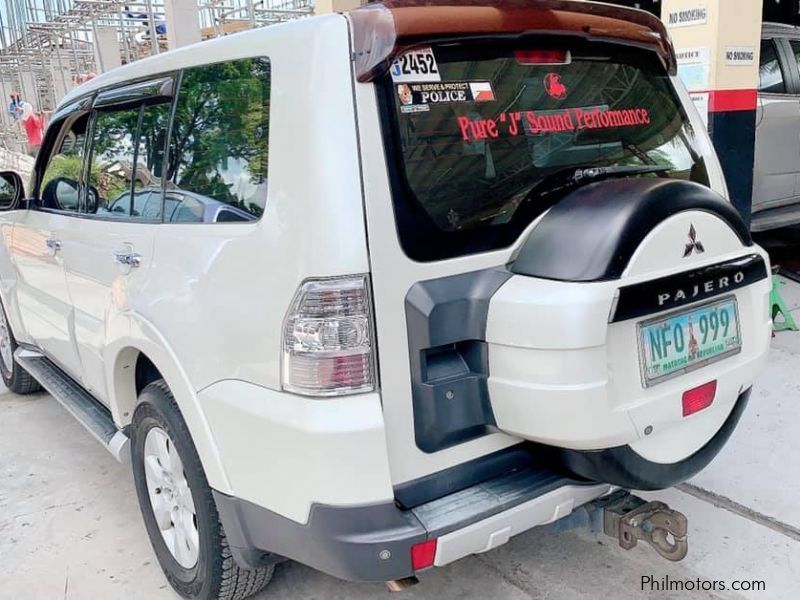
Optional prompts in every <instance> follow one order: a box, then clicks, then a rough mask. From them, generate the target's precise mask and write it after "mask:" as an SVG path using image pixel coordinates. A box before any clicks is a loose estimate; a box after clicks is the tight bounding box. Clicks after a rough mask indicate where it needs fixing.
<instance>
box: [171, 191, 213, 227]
mask: <svg viewBox="0 0 800 600" xmlns="http://www.w3.org/2000/svg"><path fill="white" fill-rule="evenodd" d="M204 210H205V204H204V203H203V202H201V201H200V200H197V199H195V198H189V197H184V198H183V201H182V202H181V203H180V204H179V205H178V207H177V208H176V209H175V211H174V212H173V213H172V216H171V217H170V222H172V223H202V222H203V211H204Z"/></svg>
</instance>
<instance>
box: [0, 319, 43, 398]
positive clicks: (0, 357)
mask: <svg viewBox="0 0 800 600" xmlns="http://www.w3.org/2000/svg"><path fill="white" fill-rule="evenodd" d="M16 350H17V340H16V339H14V334H13V333H12V332H11V326H10V325H9V323H8V318H7V317H6V309H5V307H4V306H3V305H2V304H0V375H2V376H3V383H5V384H6V387H7V388H8V389H9V390H11V391H12V392H14V393H15V394H32V393H33V392H38V391H39V390H41V389H42V386H41V385H39V382H38V381H36V380H35V379H34V378H33V377H32V376H31V374H30V373H28V372H27V371H26V370H25V369H23V368H22V367H21V366H19V365H18V364H17V361H15V360H14V352H16Z"/></svg>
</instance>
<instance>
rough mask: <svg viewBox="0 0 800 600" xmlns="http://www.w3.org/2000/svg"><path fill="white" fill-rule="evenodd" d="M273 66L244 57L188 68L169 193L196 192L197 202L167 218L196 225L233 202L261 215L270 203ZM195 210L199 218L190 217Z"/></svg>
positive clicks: (174, 141) (176, 123)
mask: <svg viewBox="0 0 800 600" xmlns="http://www.w3.org/2000/svg"><path fill="white" fill-rule="evenodd" d="M269 94H270V67H269V62H268V61H267V60H266V59H244V60H237V61H231V62H226V63H219V64H215V65H208V66H204V67H197V68H193V69H187V70H186V71H184V73H183V77H182V80H181V84H180V90H179V92H178V100H177V106H176V110H175V120H174V124H173V128H172V142H171V146H170V156H169V167H168V173H167V176H168V178H169V182H168V184H167V186H168V190H184V191H186V192H190V193H191V194H192V195H191V198H192V199H193V201H194V203H195V204H203V205H204V206H203V209H202V210H200V209H198V208H197V206H192V208H191V209H189V208H188V206H189V205H188V204H187V205H186V206H185V207H184V206H182V207H180V208H178V209H177V212H176V214H174V215H173V216H172V217H171V218H170V216H169V208H168V214H167V215H165V220H170V221H173V222H175V221H180V222H196V220H197V219H196V217H197V215H198V214H199V215H200V221H202V220H203V219H202V215H203V214H207V213H206V212H205V207H206V206H209V205H211V206H209V208H210V209H212V210H209V213H212V214H213V213H216V210H213V206H214V205H219V204H226V205H230V206H234V207H237V208H239V209H241V210H243V211H246V212H247V213H249V214H250V215H253V216H254V217H256V218H257V217H260V216H261V214H262V213H263V212H264V205H265V203H266V199H267V158H268V149H267V143H268V137H269V136H268V133H269ZM186 211H190V213H191V215H193V218H192V219H190V218H189V214H187V212H186Z"/></svg>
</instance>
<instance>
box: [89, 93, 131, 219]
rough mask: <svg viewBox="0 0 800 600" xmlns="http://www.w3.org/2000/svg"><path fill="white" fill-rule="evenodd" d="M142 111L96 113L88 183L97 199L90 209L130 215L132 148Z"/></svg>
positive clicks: (118, 214) (108, 213)
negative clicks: (95, 192) (95, 191)
mask: <svg viewBox="0 0 800 600" xmlns="http://www.w3.org/2000/svg"><path fill="white" fill-rule="evenodd" d="M140 113H141V111H140V109H139V108H138V107H137V108H130V109H126V110H121V111H103V112H98V113H97V115H96V118H95V123H94V135H93V141H92V158H91V166H90V170H89V182H90V184H91V185H92V187H93V188H94V189H96V190H97V202H96V203H92V206H90V207H89V212H96V213H98V214H103V215H110V216H119V217H129V216H130V214H131V201H132V196H131V190H132V183H133V174H134V149H135V147H136V135H137V131H138V127H139V115H140Z"/></svg>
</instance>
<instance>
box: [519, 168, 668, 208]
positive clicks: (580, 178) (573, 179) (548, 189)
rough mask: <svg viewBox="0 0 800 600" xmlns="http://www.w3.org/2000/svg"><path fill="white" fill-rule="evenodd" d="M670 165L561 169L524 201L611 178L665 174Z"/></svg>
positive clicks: (548, 177)
mask: <svg viewBox="0 0 800 600" xmlns="http://www.w3.org/2000/svg"><path fill="white" fill-rule="evenodd" d="M670 169H672V167H671V166H670V165H631V166H626V165H614V166H611V167H586V168H583V169H574V168H572V169H561V170H558V171H556V172H554V173H551V174H550V175H548V176H546V177H545V178H544V179H542V180H541V181H540V182H539V183H537V184H536V185H534V186H533V188H531V190H530V192H528V194H527V196H526V200H530V199H532V198H533V197H534V196H536V195H538V196H540V197H545V196H549V195H551V194H555V193H558V192H566V191H571V190H574V189H577V188H579V187H583V186H584V185H589V184H590V183H594V182H596V181H602V180H603V179H611V178H613V177H630V176H633V175H646V174H648V173H667V172H669V170H670Z"/></svg>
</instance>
